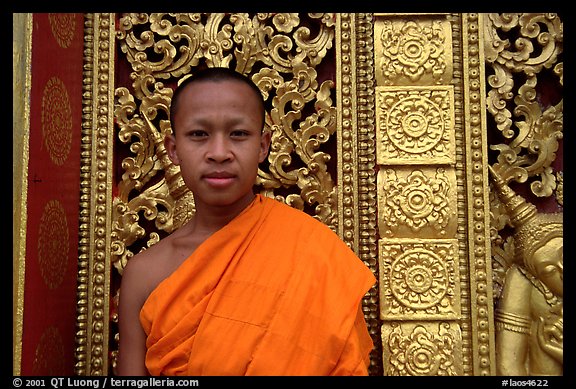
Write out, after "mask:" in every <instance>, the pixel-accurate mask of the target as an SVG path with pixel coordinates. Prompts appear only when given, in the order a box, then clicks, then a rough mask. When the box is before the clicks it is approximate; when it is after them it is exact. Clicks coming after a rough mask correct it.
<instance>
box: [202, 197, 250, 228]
mask: <svg viewBox="0 0 576 389" xmlns="http://www.w3.org/2000/svg"><path fill="white" fill-rule="evenodd" d="M253 199H254V196H252V197H251V198H248V197H247V198H246V199H244V200H243V201H239V202H237V203H234V204H232V205H229V206H208V205H205V204H196V212H195V213H194V217H193V219H192V220H191V221H192V222H193V228H194V230H196V231H204V232H209V233H214V232H216V231H218V230H219V229H221V228H222V227H224V226H225V225H226V224H228V223H230V221H232V220H233V219H234V218H235V217H236V216H238V215H239V214H240V213H241V212H242V211H244V209H246V207H248V206H249V205H250V203H251V202H252V200H253Z"/></svg>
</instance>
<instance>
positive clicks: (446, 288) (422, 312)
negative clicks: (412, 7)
mask: <svg viewBox="0 0 576 389" xmlns="http://www.w3.org/2000/svg"><path fill="white" fill-rule="evenodd" d="M374 47H375V60H374V62H375V63H374V68H375V73H376V86H375V95H376V142H377V146H376V151H377V164H378V182H377V186H378V233H379V237H380V240H379V278H380V279H379V281H380V318H381V320H382V321H383V324H382V345H383V366H384V374H385V375H491V374H493V368H492V361H493V356H494V351H493V349H494V346H493V340H492V336H493V331H492V330H491V329H492V327H491V326H492V323H493V319H492V317H493V313H492V296H491V289H490V288H491V282H490V280H491V269H490V260H489V259H490V252H489V223H488V219H487V215H488V207H487V204H488V202H487V193H488V192H487V171H486V161H487V159H486V158H487V157H486V140H485V132H484V131H483V129H484V128H485V126H484V118H483V113H482V112H483V109H482V107H483V103H482V102H483V92H482V85H483V82H484V81H483V71H482V66H481V64H482V59H481V45H480V42H479V36H478V15H468V14H466V15H454V14H376V15H375V23H374Z"/></svg>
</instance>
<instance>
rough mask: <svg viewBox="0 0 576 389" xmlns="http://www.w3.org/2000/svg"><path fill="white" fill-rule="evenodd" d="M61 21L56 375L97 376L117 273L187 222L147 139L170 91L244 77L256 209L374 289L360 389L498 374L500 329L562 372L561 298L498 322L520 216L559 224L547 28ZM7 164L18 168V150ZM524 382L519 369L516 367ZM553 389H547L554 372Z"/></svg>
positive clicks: (174, 171)
mask: <svg viewBox="0 0 576 389" xmlns="http://www.w3.org/2000/svg"><path fill="white" fill-rule="evenodd" d="M57 15H58V14H57ZM61 17H62V16H61ZM36 18H37V16H36V15H35V16H34V20H36ZM53 19H54V20H56V21H58V18H57V17H53ZM59 20H60V22H61V23H65V22H66V23H70V21H69V20H68V21H66V20H63V19H59ZM74 20H76V19H74ZM78 20H82V23H83V36H82V38H83V48H82V50H83V52H82V61H83V63H82V64H81V66H78V67H77V68H76V69H77V75H78V77H81V88H82V93H81V95H80V94H76V95H75V98H77V99H78V100H77V101H76V103H77V104H78V105H81V107H79V108H77V111H76V112H77V114H78V115H81V123H79V124H78V125H77V126H74V127H73V128H74V129H73V131H74V132H75V134H76V135H75V136H76V137H77V139H78V143H79V144H78V145H76V147H77V148H78V155H79V157H78V158H79V162H78V166H77V171H76V173H77V179H78V180H79V183H78V196H77V198H76V200H69V201H70V202H74V204H73V205H75V206H77V209H78V215H77V220H74V223H70V224H71V225H73V226H74V227H76V228H77V230H76V235H77V241H76V242H74V243H73V246H74V249H77V255H76V260H77V263H76V264H75V265H76V269H77V282H76V291H75V294H74V296H73V299H74V301H75V304H76V313H75V320H74V325H75V329H74V347H73V350H69V351H70V352H73V353H74V357H73V372H74V374H78V375H111V374H114V369H115V363H116V354H117V347H118V333H117V321H118V317H117V301H118V293H119V285H120V280H121V276H122V270H123V268H124V266H125V265H126V263H127V261H129V260H130V258H131V257H132V256H133V255H135V254H136V253H138V252H139V251H140V250H143V249H146V248H147V247H149V246H151V245H153V244H154V243H156V242H157V241H158V240H159V239H161V238H162V237H163V236H165V235H166V234H169V233H170V232H172V231H173V230H174V229H176V228H178V227H179V226H180V225H181V224H182V223H184V222H185V221H186V220H188V218H190V216H191V215H192V214H193V213H194V203H193V198H192V196H191V194H190V193H189V192H188V191H187V189H186V188H185V186H184V184H183V181H182V178H181V177H180V174H179V170H178V168H177V167H176V166H174V165H173V164H172V163H171V162H170V160H169V159H168V157H167V155H166V151H165V149H164V146H163V143H162V139H163V137H164V136H165V134H166V133H168V132H169V131H171V129H170V124H169V105H170V101H171V97H172V91H173V88H174V87H175V85H176V83H177V82H178V80H179V79H180V78H181V77H183V76H185V75H186V74H188V73H190V72H194V69H195V68H196V67H201V66H227V67H232V68H234V69H236V70H237V71H239V72H241V73H244V74H247V75H249V76H250V77H251V78H252V79H253V80H254V81H255V83H256V84H257V85H258V86H259V87H260V89H261V91H262V93H263V96H264V97H265V100H266V105H267V114H266V124H265V125H266V127H267V128H268V129H270V130H271V131H272V134H273V135H272V146H271V151H270V153H269V157H268V159H267V161H265V163H263V164H262V165H261V168H260V170H259V172H258V178H257V182H256V185H257V188H258V190H259V191H260V193H262V194H264V195H266V196H269V197H274V198H276V199H277V200H279V201H282V202H285V203H287V204H289V205H291V206H293V207H295V208H298V209H301V210H303V211H305V212H307V213H309V214H310V215H313V216H314V217H316V218H318V219H319V220H320V221H322V222H324V223H325V224H327V225H328V226H329V227H330V228H332V229H333V230H334V231H335V232H336V233H337V234H338V235H339V236H340V237H341V238H342V240H343V241H344V242H346V243H347V244H348V245H349V246H350V247H351V248H352V249H353V250H354V251H355V252H356V253H357V255H358V256H359V257H360V258H361V259H362V260H363V261H364V262H365V263H366V265H367V266H368V267H369V268H370V269H371V270H372V271H373V273H374V275H375V276H376V278H377V280H378V282H377V284H376V285H375V286H374V287H373V288H372V289H371V290H370V291H369V292H368V293H367V295H366V296H365V298H364V300H363V308H364V313H365V317H366V321H367V324H368V326H369V331H370V334H371V336H372V339H373V341H374V344H375V348H374V351H373V353H372V354H371V366H370V374H371V375H375V376H381V375H497V374H499V373H500V371H501V369H503V367H502V366H505V365H506V363H505V361H504V360H503V359H505V358H507V356H505V355H503V354H502V353H500V352H499V350H501V348H500V347H501V346H499V344H501V343H498V342H499V341H501V340H502V339H508V337H507V336H500V332H499V331H507V330H510V331H511V332H514V333H522V338H518V339H520V340H514V339H515V338H513V337H510V338H511V339H512V342H513V344H515V343H514V342H522V341H524V340H530V341H532V342H536V343H537V342H538V341H540V345H541V348H542V349H545V350H552V351H549V352H548V354H549V355H553V356H554V357H553V358H552V359H554V358H555V359H556V361H557V360H558V358H560V362H559V363H560V366H561V365H562V339H563V335H562V334H563V332H562V331H563V329H562V322H563V315H562V298H563V297H562V294H561V293H560V295H558V293H557V292H556V291H555V290H554V289H552V292H551V291H550V290H549V289H547V288H546V287H545V286H542V285H543V284H542V283H540V281H538V280H537V278H538V277H537V275H536V276H529V275H527V276H526V277H527V279H529V280H530V282H532V284H533V285H536V286H537V289H538V290H539V291H540V292H542V293H544V294H543V295H546V296H548V297H546V299H547V300H546V301H547V302H549V303H550V302H551V301H552V302H551V303H550V304H548V305H546V304H545V303H543V304H544V308H542V307H541V305H538V306H539V307H540V308H541V310H540V311H538V313H532V314H530V313H527V314H526V315H527V318H525V317H524V316H522V315H520V314H517V311H518V310H515V308H517V306H516V305H515V303H508V302H506V303H503V302H501V300H502V301H504V299H509V298H510V297H509V295H510V294H511V292H507V291H506V283H507V281H506V280H507V278H509V277H510V274H511V273H512V271H515V269H516V268H520V269H521V270H522V269H523V268H524V267H525V266H524V265H523V260H522V259H518V258H519V254H518V252H522V253H526V252H528V250H527V248H526V249H525V248H524V246H523V245H525V246H528V243H526V241H525V240H522V239H523V238H522V239H521V238H520V235H519V234H520V233H519V232H518V231H520V227H521V226H524V224H526V225H532V224H530V223H532V220H533V219H534V218H535V216H534V214H535V212H536V211H529V210H532V209H534V210H537V212H538V213H544V214H552V213H555V214H560V215H561V213H562V209H563V162H562V134H563V99H562V93H563V92H562V88H563V25H562V19H561V17H560V16H559V15H556V14H482V13H480V14H472V13H465V14H457V13H454V14H443V13H438V14H430V13H426V14H418V13H411V14H386V13H355V14H345V13H337V14H267V13H261V14H256V13H246V14H243V13H237V14H201V13H197V14H196V13H191V14H84V15H82V17H81V18H79V19H78ZM14 23H15V31H16V23H17V20H16V19H15V22H14ZM27 23H29V22H27ZM25 25H26V24H25V23H24V26H25ZM22 39H23V41H26V40H27V39H30V37H28V38H26V37H24V38H22ZM30 50H31V51H32V53H34V50H35V48H34V47H31V48H30ZM15 51H16V49H15ZM26 64H27V62H26V61H25V60H24V65H23V66H22V69H23V70H20V71H19V73H18V74H23V75H24V76H27V77H31V78H32V79H34V77H35V74H36V70H35V69H34V68H32V70H31V71H30V70H29V68H27V66H26ZM15 69H16V65H15ZM24 78H25V77H24ZM16 107H21V108H23V110H24V114H20V115H19V116H18V117H20V118H22V120H21V122H20V123H18V124H19V125H20V126H23V128H24V130H23V133H24V134H27V133H28V134H29V133H31V132H33V130H34V128H33V126H32V127H30V125H29V124H27V120H28V121H29V118H30V117H31V116H33V114H34V107H33V106H32V107H30V106H29V105H28V106H27V105H26V104H23V105H20V104H16ZM39 109H40V108H39ZM26 110H28V114H26ZM27 115H28V116H27ZM57 123H61V122H57ZM16 127H17V125H16V123H15V127H14V128H15V130H14V132H15V135H14V136H15V139H16V137H17V133H18V131H17V130H16ZM28 127H30V129H29V131H28V132H27V131H26V129H27V128H28ZM54 127H55V130H54V131H56V132H57V131H59V130H60V131H68V129H62V128H58V125H54ZM24 139H25V140H24V141H23V142H24V143H26V142H28V140H26V138H24ZM58 139H61V138H58ZM18 150H19V151H18V152H19V153H21V154H22V155H24V156H26V157H28V158H29V159H30V160H32V159H33V158H35V157H34V156H33V155H27V153H28V152H27V151H26V147H25V146H24V147H21V148H20V149H18ZM25 161H26V160H25ZM20 165H23V166H21V168H20V169H21V172H22V174H20V175H19V176H18V177H19V178H20V180H17V179H15V187H17V188H19V190H21V191H22V192H24V193H26V192H27V191H28V189H27V188H28V186H29V185H30V184H26V185H22V183H23V182H29V180H30V177H29V174H28V173H27V172H28V167H27V163H26V162H25V163H24V164H20ZM489 168H490V169H489ZM489 170H491V171H492V172H493V174H492V175H491V173H489ZM495 183H498V186H497V187H495V185H496V184H495ZM500 192H505V193H506V195H505V196H504V195H503V196H504V197H502V196H500V197H499V193H500ZM510 193H512V194H510ZM506 196H508V197H506ZM514 196H516V197H514ZM28 198H29V200H28V202H27V203H26V202H25V201H24V202H23V203H22V202H20V203H15V212H16V210H18V212H21V213H23V214H25V213H26V210H25V209H26V207H27V206H28V207H30V201H31V200H30V198H33V197H30V196H28ZM519 204H520V205H519ZM69 205H70V204H69ZM512 205H514V206H512ZM531 206H532V208H530V207H531ZM525 210H526V211H525ZM520 211H522V212H524V211H525V212H524V213H522V215H520ZM530 212H532V213H530ZM526 215H527V216H526ZM533 216H534V217H533ZM55 223H56V222H55ZM57 224H58V223H57ZM531 228H532V227H531ZM534 228H536V227H534ZM534 228H533V229H532V230H530V231H535V229H534ZM550 229H553V230H554V233H553V234H552V235H550V237H557V236H558V233H557V231H558V230H559V231H560V232H559V234H560V236H561V234H562V226H561V225H560V227H556V226H554V227H550ZM14 231H15V236H16V235H18V236H20V237H21V238H20V240H18V241H15V242H14V247H15V248H22V247H25V241H26V240H27V238H28V236H29V235H28V233H27V232H26V231H27V230H26V223H25V222H24V223H21V224H15V225H14ZM547 236H548V235H547ZM29 239H32V238H28V240H29ZM534 239H536V240H537V239H542V240H544V239H546V237H545V236H543V235H542V236H539V235H538V234H536V236H535V238H534ZM23 241H24V242H23ZM545 243H546V242H544V241H543V242H542V244H541V245H540V244H539V245H538V246H537V247H534V248H533V249H531V251H530V253H533V252H535V251H537V250H538V249H540V248H541V247H542V246H545ZM556 244H558V243H556ZM515 246H516V247H515ZM560 250H561V243H560ZM526 255H527V254H526ZM27 259H28V255H26V250H23V249H20V250H15V254H14V261H15V264H18V266H17V267H16V269H20V270H19V272H15V275H14V277H15V280H16V281H18V282H15V285H16V286H15V291H16V292H18V293H19V294H18V293H16V295H17V296H20V297H19V298H17V299H14V306H15V309H14V316H13V321H14V326H15V328H16V330H15V332H14V335H13V336H14V344H15V346H14V347H15V350H14V351H15V373H26V372H27V370H26V369H28V368H27V367H26V368H24V366H23V365H22V363H21V360H22V359H26V356H25V354H27V353H30V352H32V351H27V350H34V349H35V350H38V346H35V345H34V344H32V345H29V346H27V345H26V342H25V341H23V339H25V335H26V334H25V332H26V328H27V327H26V323H27V320H32V319H29V316H27V313H26V312H27V310H26V308H27V307H29V306H32V305H31V304H33V301H32V300H33V299H34V297H33V296H32V297H30V299H28V300H27V299H26V298H25V297H24V293H23V292H24V290H26V288H31V287H32V286H31V285H30V284H29V283H28V282H26V281H25V278H24V275H23V273H24V269H26V266H28V263H26V260H27ZM527 266H528V265H527ZM561 266H562V262H561V259H560V267H561ZM528 267H530V266H528ZM530 269H531V267H530ZM530 269H529V270H530ZM507 274H508V277H507ZM526 274H527V273H526ZM560 277H562V275H561V274H560ZM514 293H517V292H514ZM514 293H512V294H514ZM526 293H528V292H526ZM529 293H536V294H537V293H539V292H529ZM546 293H548V294H546ZM550 293H552V294H554V296H553V298H552V297H550V296H549V295H550ZM531 296H536V295H533V294H530V295H526V296H516V295H514V296H512V297H514V298H516V299H518V298H520V299H522V298H523V297H525V300H529V299H531V298H534V299H535V301H538V303H535V304H536V305H537V304H540V303H539V301H540V300H539V299H540V297H539V295H537V296H536V297H531ZM334 303H336V304H337V302H334ZM509 306H511V307H512V308H511V309H510V310H507V311H506V312H504V311H505V310H504V307H509ZM514 312H516V313H514ZM532 312H533V311H532ZM558 312H559V313H558ZM530 315H532V317H536V319H537V318H538V317H541V318H542V320H543V321H546V323H549V324H550V326H549V327H546V330H542V331H548V332H545V333H544V335H542V336H540V334H541V332H540V329H538V330H536V327H534V325H532V324H530V323H529V321H530V320H529V319H530ZM538 315H539V316H538ZM511 318H515V319H514V320H517V321H516V322H514V320H513V319H511ZM522 320H524V321H525V322H526V324H525V325H524V324H522V325H520V324H518V323H524V321H522ZM530 326H532V330H530V328H529V327H530ZM519 328H520V329H519ZM525 328H526V330H525V331H524V329H525ZM538 328H540V327H538ZM548 328H552V329H550V330H548ZM518 329H519V330H518ZM541 339H544V340H541ZM544 341H547V342H548V344H547V346H546V347H544V346H543V345H542V344H543V343H545V342H544ZM35 347H36V348H35ZM558 349H559V350H560V351H558ZM36 352H37V351H36ZM558 354H560V357H558ZM530 358H532V361H534V360H535V358H536V357H535V356H534V355H533V354H531V356H530ZM522 365H523V367H526V368H527V369H530V367H529V366H530V362H529V361H523V362H522ZM550 365H553V361H552V360H551V361H550ZM529 372H530V371H529ZM532 373H535V374H537V373H542V374H544V373H543V372H532ZM551 374H552V375H562V368H561V367H560V373H558V370H557V369H556V370H554V373H551Z"/></svg>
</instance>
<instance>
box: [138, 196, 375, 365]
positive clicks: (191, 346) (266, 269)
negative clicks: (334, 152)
mask: <svg viewBox="0 0 576 389" xmlns="http://www.w3.org/2000/svg"><path fill="white" fill-rule="evenodd" d="M375 281H376V280H375V278H374V276H373V274H372V272H371V271H370V270H369V269H368V268H367V267H366V266H365V265H364V263H363V262H362V261H361V260H360V259H359V258H358V257H357V256H356V255H355V254H354V252H353V251H352V250H351V249H350V248H349V247H348V246H346V244H345V243H344V242H342V241H341V240H340V239H339V238H338V236H337V235H336V234H335V233H334V232H333V231H332V230H330V229H329V228H328V227H327V226H326V225H324V224H323V223H321V222H320V221H318V220H316V219H314V218H313V217H311V216H309V215H306V214H305V213H303V212H301V211H298V210H296V209H293V208H291V207H290V206H288V205H285V204H283V203H280V202H278V201H276V200H273V199H269V198H266V197H263V196H261V195H257V196H256V198H255V199H254V201H253V202H252V203H251V204H250V205H249V206H248V207H247V208H246V209H245V210H244V211H243V212H242V213H241V214H240V215H238V216H237V217H236V218H235V219H233V220H232V221H231V222H230V223H228V224H227V225H226V226H224V227H223V228H222V229H220V230H219V231H217V232H216V233H214V234H213V235H212V236H210V237H209V238H208V239H207V240H206V241H204V242H203V243H202V244H201V245H200V246H199V247H198V248H197V249H196V250H195V251H194V252H193V253H192V254H191V255H190V257H189V258H187V259H186V260H185V261H184V262H183V263H182V264H181V265H180V266H179V268H178V269H177V270H176V271H175V272H173V273H172V274H171V275H170V276H168V277H167V278H166V279H164V280H163V281H162V282H161V283H160V284H159V285H158V286H157V287H156V289H154V290H153V291H152V293H151V294H150V296H149V297H148V298H147V300H146V302H145V303H144V305H143V307H142V309H141V311H140V322H141V324H142V326H143V328H144V331H145V333H146V335H147V339H146V346H147V353H146V367H147V369H148V371H149V373H150V374H152V375H188V376H199V375H212V376H216V375H366V374H367V372H368V371H367V367H368V365H369V354H370V351H371V350H372V348H373V343H372V340H371V338H370V335H369V333H368V330H367V327H366V322H365V320H364V315H363V314H362V309H361V305H362V304H361V300H362V297H363V296H364V295H365V294H366V292H367V291H368V290H369V289H370V287H371V286H372V285H373V284H374V282H375Z"/></svg>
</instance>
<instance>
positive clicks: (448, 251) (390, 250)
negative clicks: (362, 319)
mask: <svg viewBox="0 0 576 389" xmlns="http://www.w3.org/2000/svg"><path fill="white" fill-rule="evenodd" d="M457 253H458V243H457V241H456V240H455V239H444V240H442V239H430V240H424V239H419V240H410V239H381V240H380V254H379V255H380V288H381V289H380V304H381V318H382V319H383V320H387V319H388V320H389V319H393V320H398V319H405V320H406V319H408V320H419V319H457V318H459V316H460V283H459V267H458V257H457Z"/></svg>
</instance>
